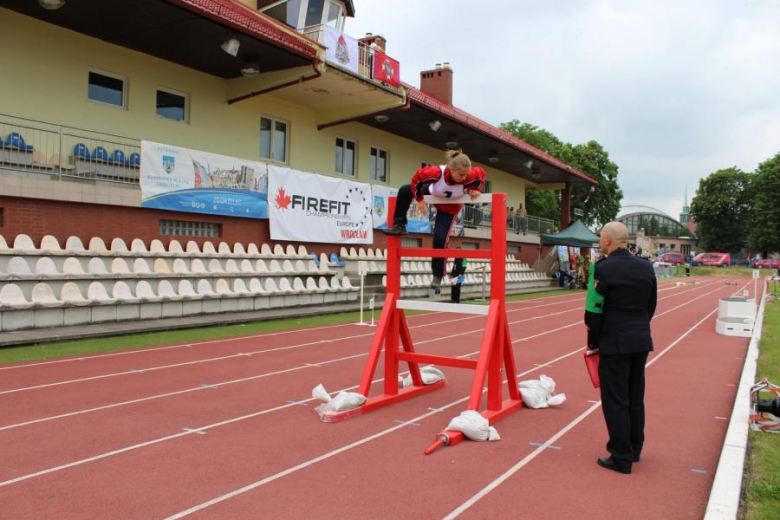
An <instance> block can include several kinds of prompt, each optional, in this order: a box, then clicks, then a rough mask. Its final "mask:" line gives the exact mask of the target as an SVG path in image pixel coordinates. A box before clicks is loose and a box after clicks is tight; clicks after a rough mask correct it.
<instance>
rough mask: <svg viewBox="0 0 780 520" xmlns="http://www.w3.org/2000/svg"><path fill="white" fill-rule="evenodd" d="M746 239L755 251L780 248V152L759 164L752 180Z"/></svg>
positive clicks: (771, 250) (778, 249) (768, 251)
mask: <svg viewBox="0 0 780 520" xmlns="http://www.w3.org/2000/svg"><path fill="white" fill-rule="evenodd" d="M750 191H751V193H752V199H753V201H752V202H753V204H752V206H753V207H752V209H751V211H750V221H749V222H748V226H749V229H750V233H749V242H750V248H751V249H752V250H754V251H761V252H762V253H763V255H764V258H766V257H767V254H769V253H772V252H777V251H780V201H779V200H778V198H780V153H778V154H777V155H775V156H774V157H773V158H771V159H769V160H768V161H765V162H763V163H761V164H759V165H758V169H757V170H756V173H755V174H754V175H753V179H752V181H751V186H750Z"/></svg>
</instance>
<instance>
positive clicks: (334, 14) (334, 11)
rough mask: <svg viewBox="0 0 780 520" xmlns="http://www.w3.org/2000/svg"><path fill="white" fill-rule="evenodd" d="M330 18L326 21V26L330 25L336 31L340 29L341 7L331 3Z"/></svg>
mask: <svg viewBox="0 0 780 520" xmlns="http://www.w3.org/2000/svg"><path fill="white" fill-rule="evenodd" d="M329 3H330V7H329V8H328V18H327V20H325V24H326V25H330V26H331V27H333V28H334V29H339V14H341V6H339V5H338V4H337V3H336V2H329Z"/></svg>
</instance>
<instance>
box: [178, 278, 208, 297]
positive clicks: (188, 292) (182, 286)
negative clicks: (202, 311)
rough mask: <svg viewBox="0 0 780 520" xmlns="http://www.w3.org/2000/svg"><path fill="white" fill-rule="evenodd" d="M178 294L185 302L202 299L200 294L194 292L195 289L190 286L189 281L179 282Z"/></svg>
mask: <svg viewBox="0 0 780 520" xmlns="http://www.w3.org/2000/svg"><path fill="white" fill-rule="evenodd" d="M178 294H179V296H181V297H182V298H183V299H187V300H199V299H201V298H203V297H202V296H201V295H200V294H198V292H197V291H196V290H195V287H194V286H193V285H192V282H191V281H189V280H180V281H179V290H178Z"/></svg>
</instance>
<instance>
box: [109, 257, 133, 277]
mask: <svg viewBox="0 0 780 520" xmlns="http://www.w3.org/2000/svg"><path fill="white" fill-rule="evenodd" d="M111 273H112V274H117V275H119V276H121V277H123V278H130V277H133V276H135V273H133V272H132V271H130V268H129V267H128V265H127V262H126V261H125V259H124V258H114V259H113V260H112V261H111Z"/></svg>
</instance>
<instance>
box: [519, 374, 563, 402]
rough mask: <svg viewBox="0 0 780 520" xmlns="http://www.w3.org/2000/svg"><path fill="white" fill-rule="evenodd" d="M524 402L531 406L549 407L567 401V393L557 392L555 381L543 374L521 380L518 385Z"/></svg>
mask: <svg viewBox="0 0 780 520" xmlns="http://www.w3.org/2000/svg"><path fill="white" fill-rule="evenodd" d="M518 386H519V388H520V395H521V397H522V398H523V403H524V404H525V405H526V406H527V407H529V408H549V407H550V406H560V405H562V404H563V403H564V402H566V394H558V395H556V394H555V381H553V379H552V378H551V377H547V376H545V375H542V376H541V377H540V378H539V379H531V380H529V381H521V382H520V384H519V385H518Z"/></svg>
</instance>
